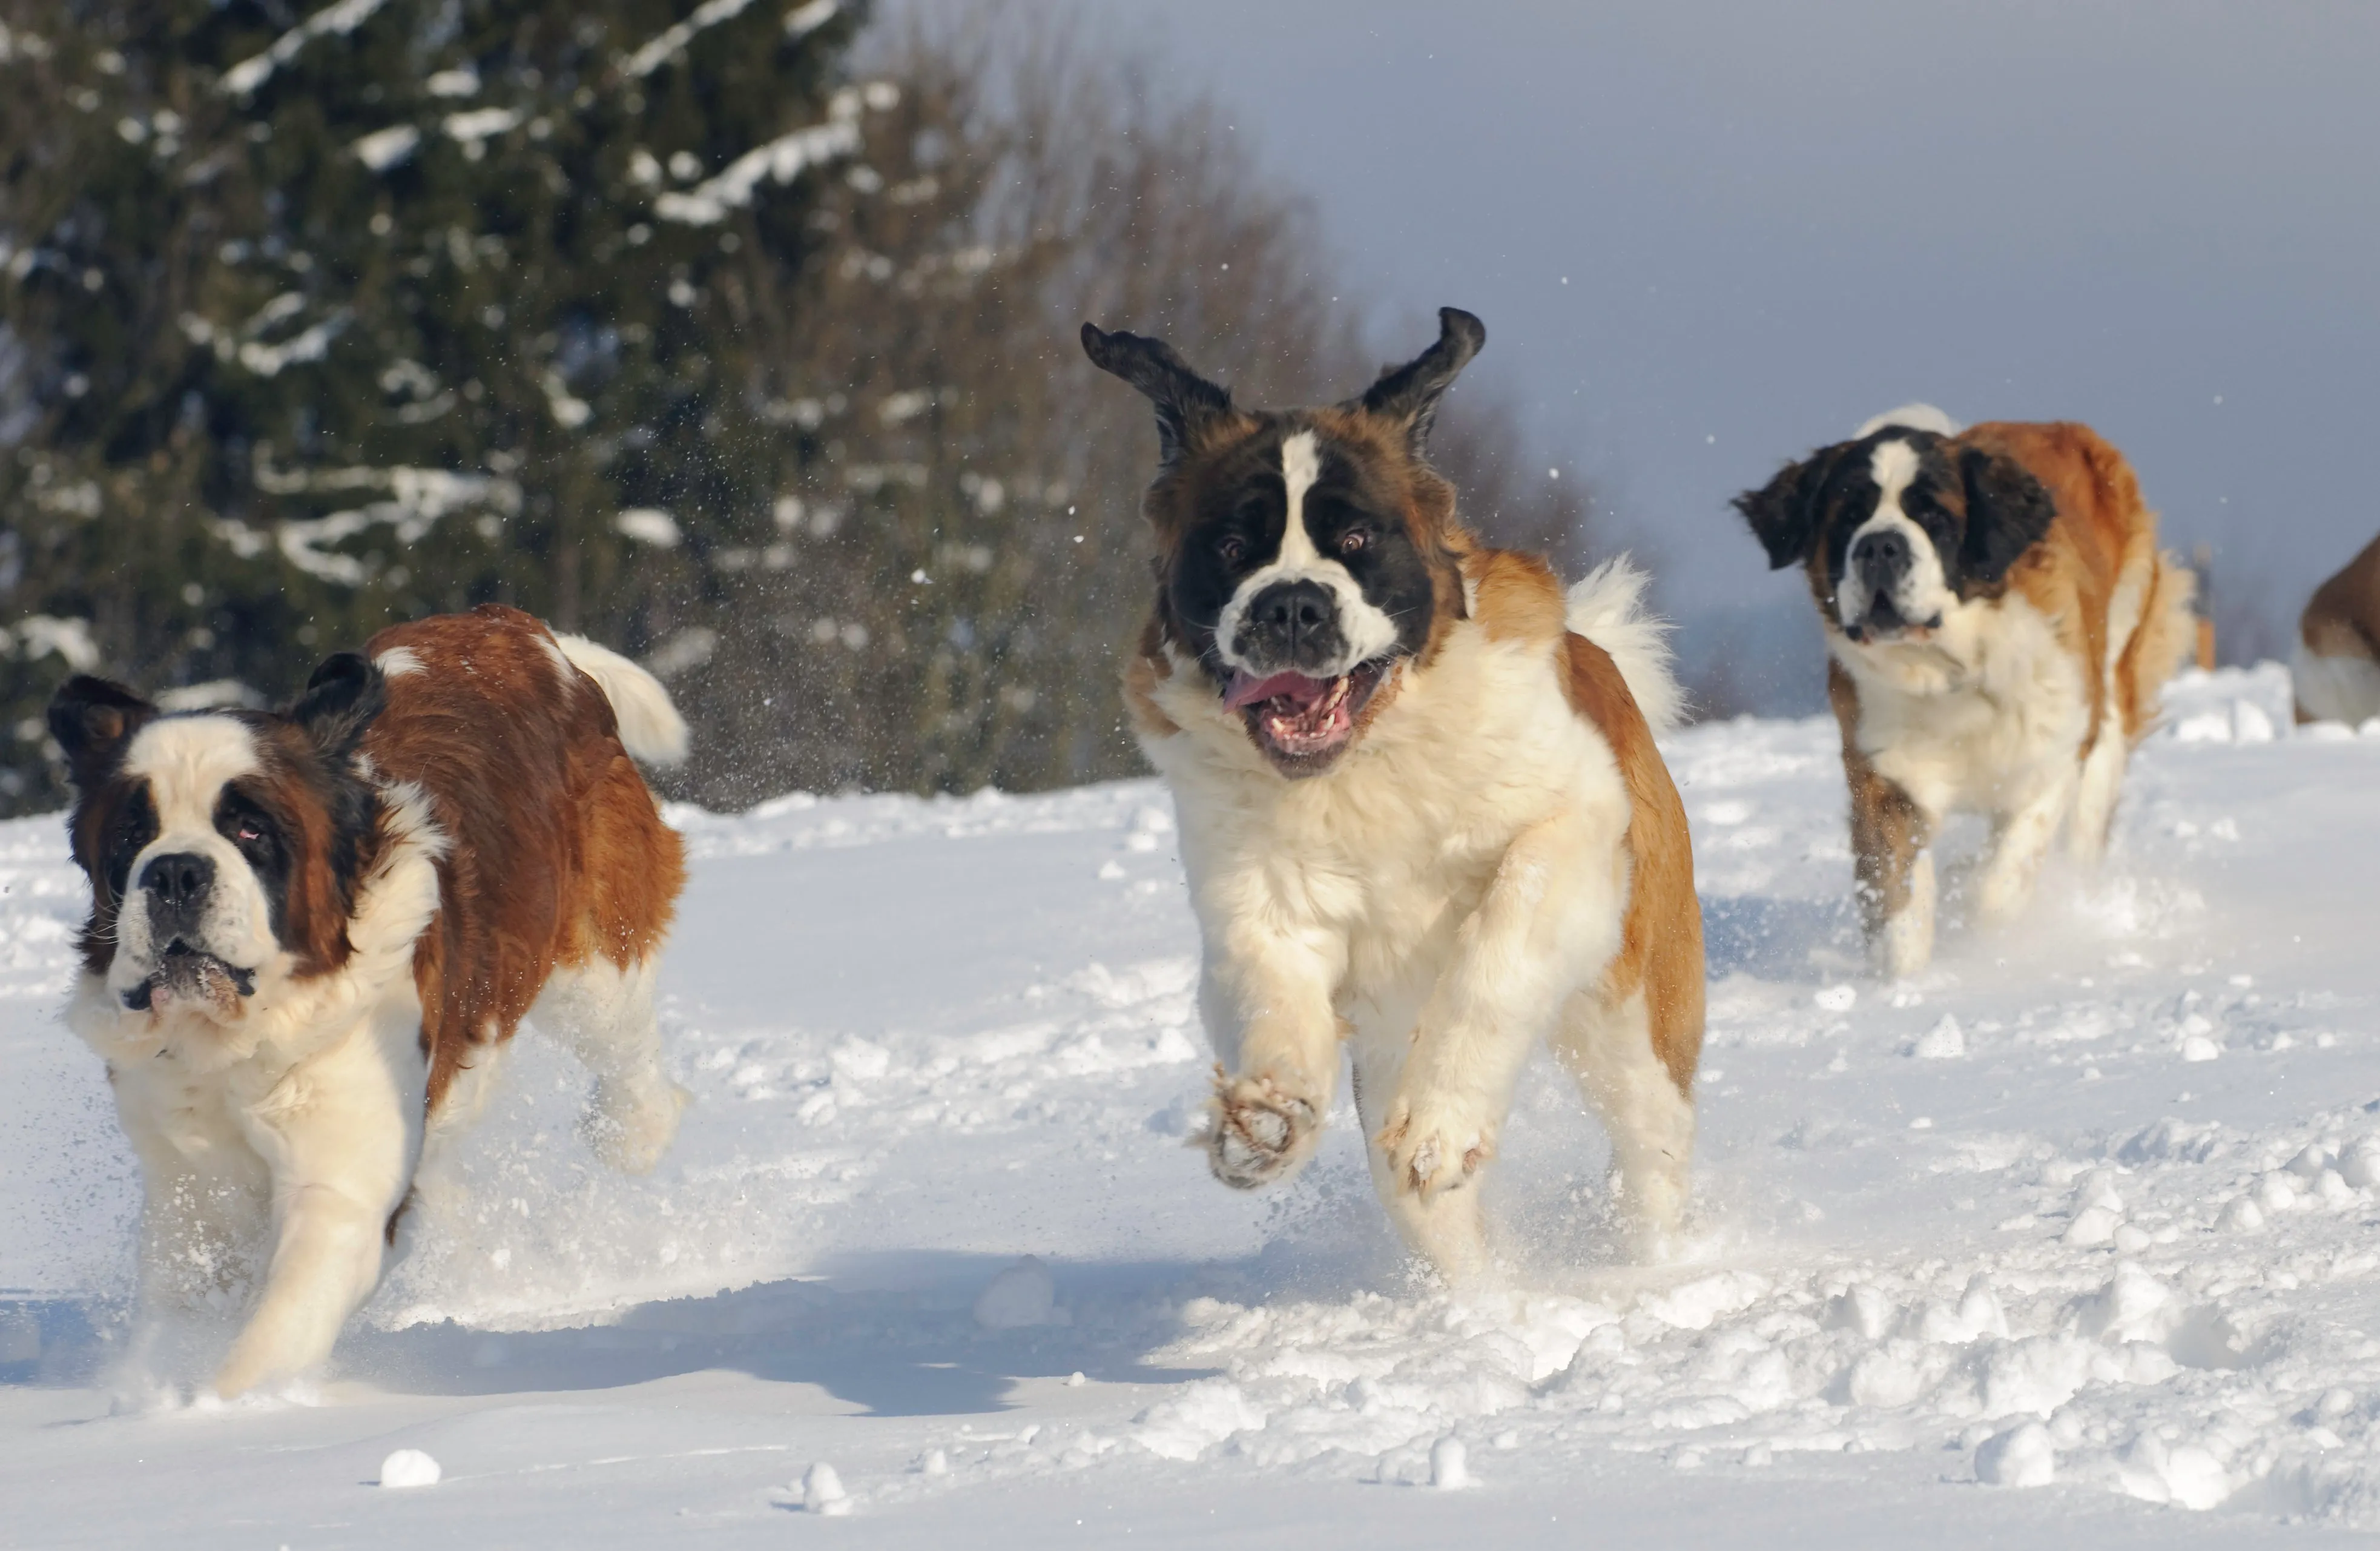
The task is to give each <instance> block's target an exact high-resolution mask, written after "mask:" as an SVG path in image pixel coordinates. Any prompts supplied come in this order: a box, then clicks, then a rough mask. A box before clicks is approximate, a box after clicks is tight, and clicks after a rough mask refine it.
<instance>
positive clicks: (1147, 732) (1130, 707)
mask: <svg viewBox="0 0 2380 1551" xmlns="http://www.w3.org/2000/svg"><path fill="white" fill-rule="evenodd" d="M1172 677H1173V659H1172V658H1171V657H1169V656H1167V655H1166V654H1165V632H1164V629H1163V628H1162V627H1161V626H1160V624H1159V623H1158V618H1157V617H1156V616H1155V615H1151V616H1150V617H1149V619H1148V622H1147V624H1146V625H1143V626H1142V627H1141V630H1140V647H1139V649H1138V650H1137V651H1135V652H1134V653H1133V654H1132V655H1131V656H1130V657H1128V658H1126V659H1125V661H1124V665H1123V703H1124V709H1125V710H1126V711H1128V712H1130V713H1131V714H1132V719H1133V724H1134V726H1135V727H1137V728H1138V729H1139V730H1140V735H1141V736H1142V737H1144V738H1171V737H1172V736H1173V735H1174V734H1175V733H1177V732H1180V731H1181V730H1182V729H1181V727H1178V726H1176V725H1175V724H1174V721H1173V718H1172V717H1171V716H1169V715H1167V714H1165V713H1164V712H1163V711H1162V710H1160V708H1159V706H1158V703H1157V686H1158V685H1160V684H1161V683H1163V682H1164V681H1165V680H1166V679H1168V678H1172Z"/></svg>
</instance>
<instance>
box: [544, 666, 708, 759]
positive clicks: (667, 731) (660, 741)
mask: <svg viewBox="0 0 2380 1551" xmlns="http://www.w3.org/2000/svg"><path fill="white" fill-rule="evenodd" d="M553 640H554V645H555V647H556V648H557V650H558V651H559V653H560V654H561V657H562V658H563V659H565V660H567V661H568V662H570V663H573V664H576V665H577V668H578V671H580V672H581V673H584V674H585V675H586V676H587V677H588V678H592V679H593V680H595V682H596V684H597V685H598V686H600V687H601V690H602V691H603V698H604V699H606V700H608V701H610V702H612V714H613V715H614V716H616V717H617V718H618V719H619V723H620V744H621V746H622V747H623V748H625V749H626V750H627V751H628V752H629V754H630V755H632V756H633V757H635V758H637V759H640V760H642V761H644V762H645V763H647V764H680V763H685V760H686V748H687V744H688V738H687V734H686V718H685V717H683V716H681V715H679V714H677V707H676V706H674V705H672V704H671V703H670V698H669V691H668V690H664V689H662V681H661V680H660V679H658V678H654V677H653V676H652V675H651V674H650V673H647V672H646V671H645V670H644V669H643V668H640V667H638V666H637V665H636V664H634V663H632V662H630V661H628V659H627V658H625V657H623V656H622V655H620V654H619V653H617V652H614V651H613V650H612V649H611V648H610V647H607V646H598V645H596V644H595V643H594V642H593V641H589V640H588V639H587V638H586V637H585V636H573V635H557V636H555V637H554V638H553Z"/></svg>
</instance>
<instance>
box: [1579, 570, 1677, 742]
mask: <svg viewBox="0 0 2380 1551" xmlns="http://www.w3.org/2000/svg"><path fill="white" fill-rule="evenodd" d="M1651 584H1652V578H1651V577H1649V576H1647V575H1645V573H1644V572H1643V571H1641V570H1639V569H1637V568H1636V564H1635V562H1634V561H1633V560H1632V559H1631V558H1630V557H1629V556H1625V555H1618V556H1613V557H1612V558H1610V559H1609V560H1606V561H1605V562H1604V563H1603V564H1602V565H1600V566H1597V567H1596V568H1595V569H1593V570H1591V571H1589V572H1587V573H1586V575H1585V576H1584V577H1582V578H1580V579H1579V580H1578V581H1577V582H1575V583H1573V585H1572V587H1571V590H1570V601H1569V604H1568V605H1567V606H1566V608H1565V609H1564V611H1563V612H1564V617H1565V622H1566V623H1567V624H1568V625H1569V627H1570V629H1571V632H1572V633H1573V635H1583V636H1585V638H1586V639H1587V640H1589V641H1593V642H1595V644H1596V645H1597V646H1600V647H1602V648H1603V649H1604V651H1606V652H1608V653H1610V654H1611V661H1612V665H1613V666H1615V667H1617V668H1619V669H1620V677H1621V680H1622V681H1623V682H1625V683H1626V684H1627V686H1628V693H1629V694H1630V695H1631V696H1632V697H1633V699H1634V700H1635V702H1636V709H1637V710H1639V711H1641V712H1643V713H1644V714H1645V722H1646V723H1647V724H1648V725H1649V726H1651V727H1652V729H1653V736H1654V737H1656V738H1660V737H1665V736H1667V735H1668V734H1670V733H1671V732H1674V731H1676V730H1677V727H1678V725H1679V724H1680V723H1682V722H1683V721H1684V720H1685V714H1686V696H1685V691H1684V690H1681V689H1680V688H1679V687H1678V679H1677V675H1676V673H1675V671H1674V658H1673V657H1672V655H1671V653H1670V622H1669V621H1668V620H1666V619H1663V618H1661V617H1658V615H1654V614H1649V613H1647V612H1645V589H1646V588H1647V587H1649V586H1650V585H1651Z"/></svg>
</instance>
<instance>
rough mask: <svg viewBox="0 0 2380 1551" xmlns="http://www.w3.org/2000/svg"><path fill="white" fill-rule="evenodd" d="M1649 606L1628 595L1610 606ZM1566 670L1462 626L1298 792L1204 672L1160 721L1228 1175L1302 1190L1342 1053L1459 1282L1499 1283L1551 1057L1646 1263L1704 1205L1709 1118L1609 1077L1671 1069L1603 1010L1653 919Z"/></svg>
mask: <svg viewBox="0 0 2380 1551" xmlns="http://www.w3.org/2000/svg"><path fill="white" fill-rule="evenodd" d="M1627 586H1628V583H1627V582H1626V581H1625V580H1621V579H1619V578H1618V577H1616V576H1613V577H1607V578H1605V579H1604V580H1603V582H1602V584H1601V586H1600V587H1599V588H1598V589H1597V590H1596V591H1594V592H1591V593H1590V595H1589V600H1588V601H1589V602H1590V603H1591V604H1595V605H1597V606H1598V607H1600V606H1602V605H1609V604H1611V603H1612V602H1613V600H1614V599H1615V597H1616V596H1617V594H1618V592H1620V591H1621V590H1624V589H1625V588H1626V587H1627ZM1621 614H1623V615H1627V611H1625V610H1622V611H1621ZM1627 617H1633V615H1627ZM1553 659H1554V653H1550V652H1548V650H1547V648H1546V645H1545V643H1544V642H1542V641H1540V642H1535V643H1531V642H1525V641H1505V642H1498V641H1490V640H1489V639H1488V634H1487V632H1486V630H1485V629H1483V628H1482V627H1481V626H1480V625H1479V624H1477V623H1476V622H1475V621H1465V622H1463V623H1460V624H1458V625H1457V626H1456V627H1455V628H1454V629H1452V630H1451V632H1450V633H1449V635H1448V637H1447V639H1446V641H1445V643H1444V645H1443V647H1442V649H1441V651H1440V652H1439V654H1438V656H1437V657H1436V659H1435V660H1434V661H1433V662H1432V664H1431V666H1429V667H1428V668H1427V669H1418V668H1416V667H1415V666H1412V665H1411V664H1406V665H1403V666H1400V667H1399V668H1397V669H1396V670H1395V671H1396V673H1397V675H1398V678H1397V679H1396V680H1395V682H1393V683H1392V684H1390V685H1389V686H1387V687H1386V688H1384V689H1383V690H1382V691H1381V692H1382V693H1383V694H1393V696H1394V699H1393V700H1392V701H1391V702H1389V703H1387V704H1386V705H1385V706H1384V707H1383V709H1382V711H1381V712H1380V714H1378V717H1377V718H1376V719H1375V720H1374V721H1373V723H1372V724H1371V726H1370V727H1369V728H1368V730H1367V731H1366V733H1365V734H1364V735H1363V737H1362V738H1361V739H1360V740H1359V741H1358V742H1357V743H1356V745H1355V746H1354V748H1352V749H1350V750H1349V751H1348V752H1347V753H1346V754H1345V755H1344V756H1343V757H1342V760H1341V761H1340V763H1338V764H1337V765H1335V766H1334V767H1333V768H1332V769H1331V770H1330V771H1329V772H1328V773H1327V774H1325V775H1318V776H1316V777H1313V778H1311V779H1306V780H1295V781H1293V780H1286V779H1284V778H1282V777H1281V775H1279V774H1278V773H1277V772H1276V771H1274V770H1273V768H1272V767H1271V765H1270V764H1269V762H1267V761H1266V759H1265V758H1264V756H1263V755H1261V754H1260V753H1258V752H1257V750H1256V749H1255V748H1253V747H1252V746H1251V745H1250V743H1249V740H1248V738H1247V735H1246V733H1245V729H1244V727H1243V725H1242V722H1241V719H1240V718H1239V717H1238V716H1237V715H1236V714H1233V713H1231V712H1228V711H1226V710H1225V709H1224V708H1223V707H1222V705H1221V702H1220V699H1219V698H1218V697H1217V696H1216V695H1215V693H1214V691H1213V690H1212V688H1211V687H1210V686H1209V685H1208V683H1207V682H1206V681H1205V678H1204V676H1203V675H1202V674H1200V673H1199V672H1198V671H1197V669H1196V666H1194V665H1193V664H1191V663H1190V662H1188V661H1187V660H1178V661H1177V662H1176V664H1175V670H1174V672H1173V673H1172V676H1171V677H1170V678H1166V679H1164V680H1162V681H1161V682H1160V684H1159V685H1158V686H1157V688H1156V690H1155V694H1156V698H1157V701H1158V703H1159V705H1160V707H1161V708H1162V710H1163V711H1164V712H1165V714H1166V715H1167V716H1169V717H1171V718H1172V721H1173V723H1174V724H1175V726H1176V727H1178V728H1179V730H1178V731H1176V732H1173V733H1170V734H1163V735H1150V736H1148V737H1147V739H1146V741H1145V746H1146V748H1147V751H1148V755H1149V758H1150V759H1151V761H1152V762H1153V763H1155V764H1156V765H1157V767H1158V768H1159V769H1160V771H1161V772H1162V773H1163V774H1164V775H1165V776H1166V777H1167V779H1168V780H1169V781H1170V782H1171V784H1172V788H1173V792H1174V797H1175V803H1176V807H1177V810H1178V812H1179V813H1180V815H1181V822H1182V835H1183V846H1182V855H1183V860H1184V866H1185V869H1186V871H1187V873H1188V874H1189V882H1190V889H1191V896H1192V901H1193V905H1194V907H1195V909H1196V914H1197V917H1198V922H1199V926H1200V932H1201V935H1202V937H1203V939H1204V942H1205V947H1206V960H1205V970H1204V979H1203V983H1202V986H1201V994H1200V999H1201V1006H1202V1008H1203V1010H1204V1012H1205V1015H1206V1023H1207V1027H1208V1033H1209V1035H1210V1037H1211V1038H1212V1039H1213V1041H1214V1044H1215V1047H1216V1051H1217V1054H1218V1055H1219V1056H1220V1057H1221V1059H1222V1061H1223V1063H1224V1065H1225V1067H1226V1068H1227V1069H1228V1071H1227V1075H1226V1076H1224V1077H1223V1078H1222V1079H1221V1080H1220V1083H1219V1091H1218V1097H1217V1105H1216V1111H1215V1119H1216V1128H1217V1129H1216V1131H1215V1134H1214V1137H1213V1139H1212V1140H1211V1142H1210V1151H1211V1156H1212V1160H1213V1162H1214V1165H1215V1168H1216V1172H1217V1173H1218V1175H1219V1176H1220V1177H1222V1178H1224V1179H1227V1180H1229V1181H1230V1182H1232V1183H1234V1184H1242V1185H1252V1184H1260V1183H1264V1182H1267V1181H1269V1180H1271V1179H1280V1178H1282V1177H1285V1176H1287V1175H1288V1174H1291V1173H1293V1172H1294V1171H1295V1170H1296V1169H1297V1168H1298V1167H1299V1166H1302V1165H1303V1164H1304V1162H1305V1159H1306V1158H1307V1157H1309V1156H1310V1155H1311V1154H1312V1152H1313V1149H1314V1146H1315V1143H1316V1139H1317V1131H1318V1127H1319V1124H1320V1121H1321V1117H1323V1116H1324V1115H1326V1114H1327V1113H1328V1112H1329V1110H1330V1099H1331V1093H1332V1090H1333V1088H1334V1087H1335V1086H1336V1082H1337V1069H1338V1060H1339V1056H1338V1050H1339V1045H1340V1043H1341V1040H1342V1037H1343V1038H1344V1039H1345V1040H1346V1042H1347V1043H1348V1044H1349V1047H1350V1053H1351V1055H1352V1056H1353V1059H1354V1072H1355V1081H1356V1088H1357V1099H1358V1105H1359V1107H1360V1110H1361V1115H1362V1119H1363V1123H1364V1126H1365V1129H1366V1133H1367V1136H1368V1139H1369V1142H1370V1152H1371V1162H1372V1167H1373V1176H1374V1179H1375V1181H1376V1183H1377V1184H1378V1189H1379V1192H1380V1196H1381V1199H1382V1201H1383V1203H1384V1204H1386V1206H1387V1207H1388V1210H1389V1213H1390V1216H1391V1218H1392V1219H1393V1220H1394V1221H1395V1222H1396V1224H1397V1226H1398V1227H1399V1229H1400V1231H1401V1232H1402V1233H1403V1236H1404V1238H1405V1240H1406V1241H1407V1242H1408V1243H1409V1244H1411V1245H1412V1247H1413V1248H1414V1249H1415V1250H1416V1251H1418V1252H1421V1253H1422V1254H1424V1255H1426V1256H1427V1257H1428V1259H1429V1260H1430V1261H1432V1262H1433V1263H1434V1264H1436V1265H1437V1266H1438V1267H1439V1270H1440V1271H1441V1272H1443V1273H1444V1274H1446V1275H1447V1276H1450V1277H1452V1278H1455V1279H1458V1280H1460V1279H1463V1278H1467V1277H1470V1276H1475V1275H1477V1274H1478V1273H1480V1272H1481V1271H1482V1270H1484V1269H1485V1268H1486V1266H1487V1265H1488V1244H1487V1240H1486V1236H1485V1231H1484V1225H1483V1224H1482V1222H1481V1219H1480V1215H1479V1191H1478V1190H1477V1189H1476V1188H1475V1186H1476V1184H1477V1174H1478V1170H1479V1168H1480V1166H1484V1164H1485V1162H1486V1160H1487V1158H1488V1157H1489V1156H1492V1154H1493V1152H1494V1149H1495V1146H1496V1143H1497V1141H1498V1138H1499V1135H1500V1130H1501V1128H1502V1124H1503V1120H1504V1115H1505V1111H1506V1109H1507V1107H1508V1106H1509V1105H1510V1102H1511V1097H1512V1086H1513V1083H1514V1081H1516V1079H1517V1077H1518V1075H1519V1072H1520V1069H1521V1066H1522V1064H1523V1063H1524V1061H1525V1059H1526V1058H1527V1056H1528V1053H1529V1050H1530V1047H1531V1046H1532V1045H1533V1044H1535V1042H1536V1040H1538V1039H1539V1038H1541V1037H1555V1036H1558V1043H1557V1046H1556V1048H1557V1051H1558V1053H1560V1054H1562V1055H1563V1056H1564V1058H1565V1059H1566V1060H1569V1061H1570V1062H1571V1064H1572V1066H1573V1070H1574V1071H1576V1072H1577V1073H1578V1075H1579V1079H1580V1081H1581V1082H1582V1084H1583V1085H1584V1086H1585V1088H1586V1089H1587V1091H1588V1093H1589V1095H1590V1097H1591V1098H1593V1100H1594V1102H1595V1103H1596V1104H1597V1107H1598V1108H1601V1109H1603V1110H1604V1112H1605V1114H1606V1117H1607V1118H1608V1119H1609V1122H1610V1124H1611V1126H1612V1128H1613V1131H1614V1136H1615V1141H1616V1148H1617V1156H1618V1158H1619V1162H1620V1166H1621V1170H1622V1172H1623V1174H1624V1175H1625V1176H1626V1184H1625V1186H1624V1188H1623V1194H1624V1197H1625V1199H1626V1201H1627V1202H1628V1203H1629V1204H1630V1205H1631V1207H1632V1208H1633V1210H1635V1211H1636V1212H1637V1213H1638V1214H1640V1216H1641V1217H1642V1218H1643V1222H1644V1227H1643V1231H1644V1232H1645V1235H1646V1237H1647V1238H1648V1239H1650V1240H1659V1239H1660V1238H1662V1237H1664V1236H1666V1235H1667V1234H1668V1233H1669V1232H1670V1230H1671V1229H1673V1228H1674V1227H1675V1225H1676V1214H1677V1212H1678V1210H1679V1208H1680V1207H1681V1206H1682V1191H1683V1174H1684V1166H1685V1154H1684V1149H1685V1147H1686V1145H1687V1144H1688V1143H1687V1141H1685V1140H1682V1139H1684V1138H1690V1136H1691V1124H1690V1120H1691V1106H1690V1105H1689V1104H1688V1101H1687V1100H1686V1099H1685V1098H1684V1097H1683V1096H1682V1095H1677V1097H1676V1100H1675V1103H1674V1104H1670V1103H1669V1102H1668V1101H1661V1100H1658V1095H1656V1097H1655V1098H1654V1099H1651V1100H1647V1099H1645V1097H1644V1096H1643V1095H1642V1094H1639V1093H1637V1092H1636V1089H1635V1087H1634V1086H1633V1079H1625V1080H1623V1079H1622V1078H1618V1077H1613V1076H1611V1075H1609V1074H1611V1073H1629V1072H1640V1071H1641V1070H1642V1069H1644V1067H1645V1063H1646V1062H1649V1061H1650V1060H1651V1051H1650V1045H1649V1035H1648V1033H1647V1032H1646V1030H1645V1026H1644V1024H1643V1020H1642V1019H1641V1017H1639V1018H1634V1019H1633V1020H1632V1019H1631V1018H1629V1017H1626V1016H1615V1015H1614V1014H1613V1013H1612V1012H1611V1010H1610V1009H1608V1008H1604V1007H1603V1006H1602V1003H1601V996H1600V985H1601V983H1602V979H1603V976H1604V974H1605V972H1606V971H1607V969H1608V968H1609V964H1610V961H1611V959H1612V958H1613V956H1614V955H1615V953H1616V952H1617V951H1618V948H1619V946H1620V938H1621V920H1622V917H1623V915H1624V912H1625V910H1626V906H1627V898H1628V892H1627V891H1628V880H1627V864H1626V861H1625V853H1624V851H1623V849H1622V841H1623V839H1624V837H1625V835H1626V832H1627V827H1628V823H1629V812H1630V810H1629V800H1628V796H1627V792H1626V789H1625V788H1624V786H1623V785H1622V783H1621V776H1620V772H1619V769H1618V766H1617V764H1616V763H1614V760H1613V756H1612V753H1611V750H1610V748H1609V745H1608V744H1607V743H1606V742H1605V741H1604V739H1603V738H1602V736H1601V734H1600V733H1599V732H1598V731H1597V729H1596V728H1595V727H1593V726H1592V725H1591V724H1589V723H1588V722H1586V721H1585V720H1583V719H1582V718H1580V717H1579V716H1578V715H1577V714H1574V713H1573V711H1572V709H1571V707H1570V705H1569V703H1568V702H1567V700H1566V698H1565V696H1564V693H1563V690H1562V687H1561V681H1560V674H1559V671H1558V669H1557V667H1556V665H1555V662H1554V660H1553ZM1639 1044H1642V1045H1644V1047H1645V1048H1644V1051H1643V1053H1642V1056H1641V1057H1640V1056H1639V1055H1638V1054H1637V1051H1636V1046H1637V1045H1639ZM1664 1081H1666V1077H1665V1078H1664ZM1670 1091H1671V1093H1673V1094H1675V1093H1676V1090H1675V1088H1674V1086H1672V1088H1671V1090H1670ZM1615 1095H1616V1096H1615ZM1681 1109H1682V1110H1684V1111H1685V1113H1686V1116H1687V1121H1688V1123H1687V1124H1685V1125H1684V1126H1683V1127H1682V1126H1681V1122H1680V1119H1679V1113H1678V1112H1679V1111H1680V1110H1681ZM1652 1158H1658V1159H1660V1160H1662V1162H1661V1163H1660V1164H1659V1166H1658V1167H1654V1166H1652V1165H1650V1164H1648V1162H1647V1160H1648V1159H1652ZM1648 1170H1650V1171H1649V1172H1648Z"/></svg>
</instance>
